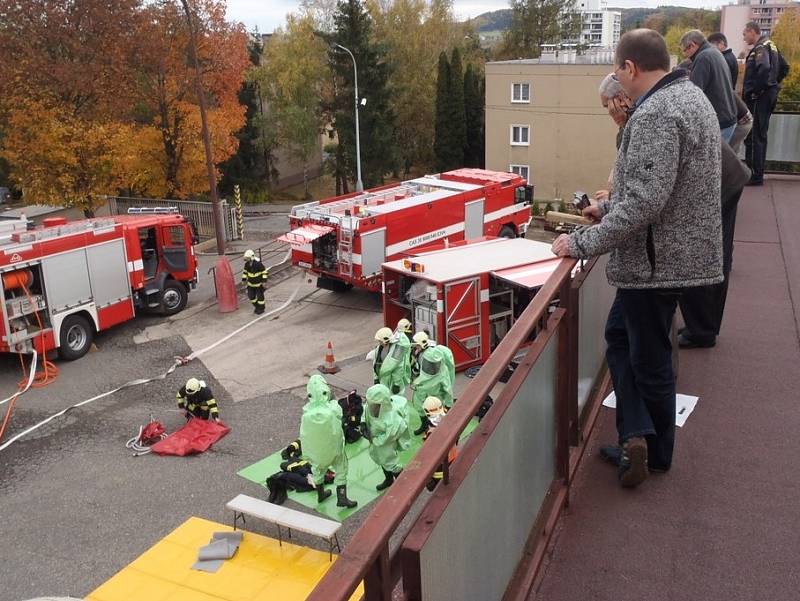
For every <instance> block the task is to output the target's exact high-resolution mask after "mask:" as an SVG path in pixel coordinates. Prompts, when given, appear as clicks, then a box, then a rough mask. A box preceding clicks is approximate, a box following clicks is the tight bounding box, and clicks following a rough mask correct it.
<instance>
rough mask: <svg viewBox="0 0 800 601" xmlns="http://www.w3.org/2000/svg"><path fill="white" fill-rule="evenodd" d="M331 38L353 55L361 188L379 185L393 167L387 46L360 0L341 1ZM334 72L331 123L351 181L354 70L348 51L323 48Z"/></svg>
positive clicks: (393, 145) (394, 146) (353, 127)
mask: <svg viewBox="0 0 800 601" xmlns="http://www.w3.org/2000/svg"><path fill="white" fill-rule="evenodd" d="M333 20H334V33H333V36H332V41H333V42H334V43H336V44H339V45H341V46H343V47H345V48H347V49H348V50H349V51H350V52H352V53H353V56H354V57H355V62H356V65H357V67H358V91H359V96H360V97H359V99H358V101H359V120H360V134H361V136H360V138H361V173H362V179H363V183H364V187H365V188H368V187H372V186H375V185H378V184H381V183H383V181H384V177H385V175H386V174H387V173H389V172H391V171H393V170H394V168H395V166H396V154H395V148H396V142H395V118H394V113H393V112H392V109H391V106H390V95H391V92H390V88H389V84H388V80H389V66H388V64H387V62H386V49H385V46H384V45H383V44H382V43H379V42H377V41H375V40H374V39H373V36H372V18H371V17H370V15H369V13H368V12H367V11H366V9H365V7H364V4H363V3H362V1H361V0H342V1H341V2H339V5H338V7H337V9H336V14H335V15H334V19H333ZM328 58H329V60H330V63H331V67H332V69H333V72H334V79H335V87H334V94H335V96H334V111H333V127H334V129H335V130H336V135H337V138H338V140H339V144H340V145H341V147H342V149H343V152H342V154H343V155H344V156H345V157H346V161H345V167H346V171H347V173H348V174H349V176H350V178H351V179H353V180H355V175H356V157H355V151H356V148H355V146H356V145H355V111H354V106H353V104H354V73H353V71H354V69H353V60H352V59H351V58H350V55H349V54H348V53H347V52H346V51H344V50H341V49H340V48H338V47H336V46H332V47H331V48H330V50H329V52H328Z"/></svg>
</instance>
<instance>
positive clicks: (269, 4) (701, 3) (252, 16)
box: [228, 0, 727, 33]
mask: <svg viewBox="0 0 800 601" xmlns="http://www.w3.org/2000/svg"><path fill="white" fill-rule="evenodd" d="M297 4H298V2H297V1H296V0H228V18H229V19H230V20H232V21H241V22H242V23H244V24H245V25H246V26H247V29H248V30H252V29H254V28H255V27H258V29H259V31H261V32H262V33H269V32H271V31H272V30H273V29H275V28H276V27H279V26H280V25H282V24H283V22H284V17H285V16H286V13H290V12H293V11H294V10H296V9H297ZM453 4H454V9H455V12H456V15H458V16H459V17H460V18H468V17H475V16H477V15H479V14H481V13H485V12H488V11H491V10H499V9H501V8H508V0H483V1H481V0H454V3H453ZM608 4H609V6H618V7H623V8H631V7H634V6H646V7H651V8H655V7H657V6H659V5H663V4H669V5H672V6H691V7H693V8H717V7H718V6H719V5H720V4H727V2H723V1H721V0H672V1H667V0H660V1H659V0H609V2H608Z"/></svg>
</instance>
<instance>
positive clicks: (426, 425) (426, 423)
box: [414, 415, 431, 436]
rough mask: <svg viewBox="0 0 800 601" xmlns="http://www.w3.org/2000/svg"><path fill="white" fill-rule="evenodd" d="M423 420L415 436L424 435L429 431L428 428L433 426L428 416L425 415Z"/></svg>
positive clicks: (415, 431)
mask: <svg viewBox="0 0 800 601" xmlns="http://www.w3.org/2000/svg"><path fill="white" fill-rule="evenodd" d="M421 419H422V424H420V427H419V428H417V429H416V430H414V436H419V435H420V434H424V433H425V432H427V431H428V428H429V427H430V425H431V422H430V420H429V419H428V416H427V415H423V416H422V418H421Z"/></svg>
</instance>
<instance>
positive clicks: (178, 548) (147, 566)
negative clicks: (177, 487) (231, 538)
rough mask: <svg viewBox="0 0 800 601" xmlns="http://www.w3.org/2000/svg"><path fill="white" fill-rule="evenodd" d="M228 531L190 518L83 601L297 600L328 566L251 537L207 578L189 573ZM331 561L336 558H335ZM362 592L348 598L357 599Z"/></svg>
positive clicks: (318, 554) (302, 550) (303, 552)
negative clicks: (199, 555) (214, 538)
mask: <svg viewBox="0 0 800 601" xmlns="http://www.w3.org/2000/svg"><path fill="white" fill-rule="evenodd" d="M230 530H232V528H231V527H230V526H225V525H224V524H218V523H216V522H211V521H208V520H203V519H200V518H195V517H193V518H189V519H188V520H186V521H185V522H184V523H183V524H181V525H180V526H178V527H177V528H176V529H175V530H173V531H172V532H171V533H170V534H168V535H167V536H165V537H164V538H162V539H161V540H160V541H159V542H157V543H156V544H155V545H154V546H153V547H151V548H150V549H148V550H147V551H145V552H144V553H143V554H142V555H140V556H139V557H138V558H137V559H135V560H134V561H133V562H132V563H130V564H129V565H128V566H126V567H125V568H123V569H122V570H121V571H120V572H118V573H117V574H115V575H114V576H112V577H111V578H110V579H109V580H108V581H106V582H105V583H104V584H102V585H100V586H99V587H98V588H97V589H96V590H95V591H93V592H92V593H90V594H89V596H87V597H86V601H129V600H130V601H134V600H135V601H140V600H141V599H147V601H277V600H280V601H294V600H297V601H300V600H302V599H305V598H306V597H307V596H308V594H309V593H310V592H311V590H312V589H313V588H314V586H315V585H316V584H317V582H319V580H320V578H321V577H322V575H323V574H325V572H327V571H328V569H329V568H330V566H331V565H333V564H332V563H331V562H330V561H329V559H328V554H327V553H325V552H323V551H317V550H315V549H309V548H306V547H299V546H297V545H292V544H289V543H287V542H285V541H284V543H283V546H280V545H279V544H278V541H277V540H275V539H272V538H268V537H266V536H261V535H260V534H254V533H252V532H246V531H245V533H244V536H243V537H242V543H241V545H240V546H239V550H238V551H237V552H236V555H234V556H233V557H232V558H231V559H227V560H225V562H224V563H223V564H222V567H220V569H219V570H218V571H217V572H216V573H214V574H208V573H206V572H201V571H198V570H193V569H191V567H192V565H193V564H194V563H195V561H196V560H197V552H198V550H199V549H200V547H203V546H204V545H207V544H208V542H209V541H210V540H211V535H212V534H213V533H214V532H222V531H230ZM334 561H336V556H335V555H334ZM362 594H363V590H362V588H361V587H359V589H358V590H357V591H356V593H355V594H354V595H353V599H358V598H359V597H360V596H361V595H362Z"/></svg>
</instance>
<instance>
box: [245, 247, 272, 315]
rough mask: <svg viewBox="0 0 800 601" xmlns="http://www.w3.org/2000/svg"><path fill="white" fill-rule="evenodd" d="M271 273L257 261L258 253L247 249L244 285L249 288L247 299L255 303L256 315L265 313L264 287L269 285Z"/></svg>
mask: <svg viewBox="0 0 800 601" xmlns="http://www.w3.org/2000/svg"><path fill="white" fill-rule="evenodd" d="M268 275H269V271H268V270H267V268H266V267H264V264H263V263H262V262H261V261H259V260H258V259H256V253H254V252H253V251H252V250H250V249H247V250H246V251H244V269H243V270H242V283H243V284H244V285H245V286H246V287H247V298H249V299H250V302H251V303H253V308H254V309H255V311H254V313H255V314H256V315H261V314H262V313H263V312H264V308H265V305H266V303H265V302H264V286H265V285H266V283H267V276H268Z"/></svg>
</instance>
